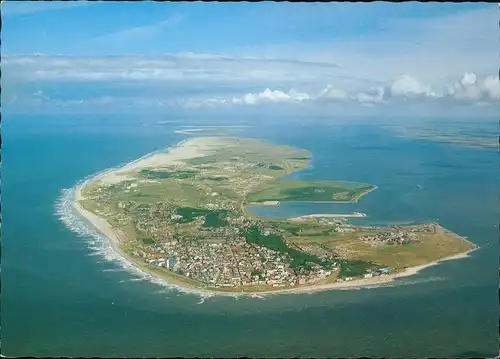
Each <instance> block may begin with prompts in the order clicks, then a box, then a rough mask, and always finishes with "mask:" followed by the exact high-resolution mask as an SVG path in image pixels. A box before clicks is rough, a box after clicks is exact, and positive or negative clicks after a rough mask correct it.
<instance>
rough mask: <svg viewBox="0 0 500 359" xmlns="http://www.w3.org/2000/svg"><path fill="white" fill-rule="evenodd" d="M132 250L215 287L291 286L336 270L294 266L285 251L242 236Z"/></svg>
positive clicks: (140, 246) (175, 242) (141, 246)
mask: <svg viewBox="0 0 500 359" xmlns="http://www.w3.org/2000/svg"><path fill="white" fill-rule="evenodd" d="M132 254H133V255H134V256H137V257H140V258H142V259H143V260H144V261H145V262H146V263H148V264H150V265H154V266H157V267H162V268H165V269H169V270H172V271H174V272H176V273H178V274H181V275H184V276H186V277H188V278H191V279H195V280H197V281H199V282H201V283H203V284H205V285H207V286H210V287H215V288H220V287H222V288H231V287H233V288H234V287H241V286H255V285H269V286H272V287H286V286H291V287H293V286H295V285H301V284H307V283H314V282H317V281H318V280H321V279H323V278H325V277H327V276H329V275H330V274H332V273H333V271H336V270H338V267H334V268H333V269H330V270H326V269H324V268H323V267H321V266H320V265H317V264H313V266H312V268H311V269H310V270H307V271H297V270H294V269H293V268H292V267H291V266H290V258H289V257H288V255H287V254H284V253H281V252H277V251H273V250H271V249H268V248H266V247H263V246H258V245H254V244H249V243H246V241H245V239H244V237H239V239H238V240H233V241H227V240H226V239H225V240H224V241H209V240H207V241H203V242H196V243H193V242H183V241H171V242H166V243H162V244H155V245H153V246H145V245H140V244H139V245H138V246H137V248H136V249H135V250H134V251H132Z"/></svg>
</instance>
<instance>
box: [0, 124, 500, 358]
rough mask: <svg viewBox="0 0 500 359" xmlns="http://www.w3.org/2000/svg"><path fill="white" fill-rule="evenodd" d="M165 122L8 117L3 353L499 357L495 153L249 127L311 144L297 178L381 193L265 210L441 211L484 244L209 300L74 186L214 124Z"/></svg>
mask: <svg viewBox="0 0 500 359" xmlns="http://www.w3.org/2000/svg"><path fill="white" fill-rule="evenodd" d="M165 117H168V116H165ZM165 117H164V118H163V119H160V120H157V119H151V118H148V117H144V118H140V117H127V116H120V117H54V116H37V117H33V116H31V117H29V116H8V115H5V116H4V124H3V126H2V135H3V139H4V141H3V144H4V148H3V153H2V155H3V156H2V157H3V164H2V167H3V168H2V172H3V173H2V185H3V186H2V209H3V211H2V221H3V228H2V230H3V231H2V232H3V233H2V234H3V240H2V244H3V246H2V253H3V257H2V284H3V288H2V292H3V293H2V298H1V300H2V352H3V354H4V355H8V356H23V355H25V356H27V355H32V356H261V357H262V356H285V357H287V356H322V357H324V356H329V357H334V356H342V357H351V356H398V357H405V356H418V357H428V356H441V357H451V356H455V357H457V356H460V357H467V356H492V355H494V354H496V352H497V334H498V333H497V315H498V312H497V308H498V307H497V305H498V299H497V288H498V286H497V271H498V257H497V253H498V248H497V242H498V241H497V237H498V228H497V224H498V223H497V221H498V211H497V207H498V203H497V194H498V183H497V173H498V172H497V171H498V167H497V166H498V157H497V153H496V151H494V150H480V149H468V148H462V147H457V146H451V145H446V144H439V143H433V142H428V141H420V140H419V141H417V140H409V139H403V138H396V137H394V136H393V134H392V133H391V132H389V131H387V130H384V129H383V128H380V127H378V126H377V125H376V123H373V121H371V119H366V123H360V122H359V121H358V122H355V123H353V124H350V125H349V124H342V125H338V124H335V123H315V124H314V126H313V125H307V121H302V123H304V125H300V124H296V123H294V122H291V123H286V124H283V125H278V124H277V125H266V127H262V126H260V127H259V128H251V127H249V128H246V129H245V135H246V136H252V137H260V138H263V139H267V140H270V141H273V142H275V143H279V144H287V145H293V146H297V147H300V148H305V149H307V150H309V151H311V152H312V153H313V162H312V164H311V166H310V167H308V168H307V169H305V170H304V171H301V172H298V173H295V174H293V175H291V177H292V178H300V179H315V180H335V181H337V180H339V181H354V182H358V181H359V182H364V183H372V184H376V185H377V186H378V187H379V188H378V189H377V190H375V191H373V192H371V193H370V194H368V195H367V196H366V197H364V198H362V200H361V201H360V202H359V203H356V204H338V203H329V204H306V203H295V204H282V205H281V206H279V207H265V208H264V207H260V208H259V209H255V210H254V211H255V212H259V214H260V215H266V216H270V217H276V218H279V217H289V216H292V215H302V214H309V213H348V212H354V211H356V212H363V213H366V214H367V217H366V218H362V219H358V221H368V222H369V223H397V222H408V221H417V222H419V221H428V220H432V221H439V222H440V223H441V224H442V225H443V226H444V227H446V228H448V229H450V230H452V231H454V232H456V233H458V234H460V235H462V236H466V237H468V238H469V239H470V240H471V241H473V242H474V243H477V244H478V245H479V246H481V249H480V250H478V251H476V252H473V253H472V255H471V257H470V258H467V259H462V260H456V261H448V262H444V263H443V264H441V265H439V266H436V267H432V268H429V269H426V270H424V271H423V272H421V273H420V274H418V275H416V276H413V277H408V278H405V279H402V280H398V281H396V282H395V283H392V284H390V285H386V286H382V287H379V288H372V289H360V290H349V291H329V292H321V293H314V294H293V295H278V296H269V297H265V299H263V300H261V299H255V298H247V297H236V298H227V297H207V298H201V297H200V296H199V295H195V294H191V293H185V292H180V291H178V290H177V289H176V288H172V287H163V286H160V285H159V284H155V283H151V282H149V281H148V280H147V278H144V277H143V276H141V275H140V273H137V272H134V271H133V268H130V267H127V265H126V263H123V262H120V261H119V260H118V258H116V257H114V256H113V255H112V252H110V251H109V247H108V245H107V241H106V239H105V238H103V237H100V236H98V235H97V234H96V233H95V232H94V231H93V230H92V229H91V228H90V227H89V226H88V225H87V224H86V223H85V222H83V221H82V220H81V219H80V218H78V216H76V215H75V213H74V212H72V211H71V205H70V204H71V203H70V202H71V201H70V200H71V197H72V188H74V186H75V184H76V183H77V182H78V181H81V180H82V179H84V178H86V177H87V176H89V175H92V174H95V173H98V172H99V171H102V170H104V169H106V168H110V167H114V166H116V165H118V164H123V163H126V162H129V161H132V160H134V159H137V158H139V157H140V156H143V155H145V154H147V153H149V152H152V151H155V150H158V149H161V148H164V147H167V146H171V145H175V144H176V143H178V142H180V141H182V140H183V139H186V138H188V137H187V136H184V135H181V134H175V133H174V131H175V130H178V129H181V128H182V127H181V126H185V125H192V126H195V127H196V126H197V125H200V123H201V122H202V120H191V122H189V123H186V121H183V122H181V123H179V122H168V123H167V122H165V121H164V120H165ZM172 120H175V119H172ZM196 121H197V122H196ZM159 122H164V123H162V124H159ZM267 122H268V123H273V121H272V119H270V120H269V121H267ZM370 123H371V124H370ZM205 124H206V123H205ZM218 124H220V123H218V122H215V121H213V122H211V123H209V124H208V125H218ZM224 124H226V125H228V124H231V123H230V122H229V123H228V122H226V123H224ZM242 124H245V123H242ZM246 124H248V123H246ZM250 124H251V123H250ZM238 135H241V133H238ZM418 185H420V186H418ZM420 187H422V188H420ZM353 221H354V219H353Z"/></svg>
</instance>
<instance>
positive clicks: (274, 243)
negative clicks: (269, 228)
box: [243, 227, 331, 269]
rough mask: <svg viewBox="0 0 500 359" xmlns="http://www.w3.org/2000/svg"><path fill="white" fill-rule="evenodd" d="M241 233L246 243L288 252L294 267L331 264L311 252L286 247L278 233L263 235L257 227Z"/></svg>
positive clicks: (326, 265)
mask: <svg viewBox="0 0 500 359" xmlns="http://www.w3.org/2000/svg"><path fill="white" fill-rule="evenodd" d="M243 235H244V236H245V238H246V241H247V242H248V243H255V244H258V245H261V246H263V247H266V248H269V249H272V250H274V251H277V252H281V253H286V254H288V255H289V256H290V257H291V259H292V261H291V263H290V265H291V267H292V268H294V269H298V268H308V267H309V266H310V264H311V263H317V264H320V265H323V266H325V267H329V266H330V264H331V263H329V262H324V261H322V260H321V259H320V258H318V257H316V256H313V255H311V254H307V253H304V252H301V251H298V250H296V249H294V248H290V247H288V246H287V245H286V244H285V242H283V239H282V238H281V237H280V236H278V235H274V234H271V235H268V236H265V235H264V234H262V233H261V232H260V230H259V228H258V227H252V228H250V229H248V230H245V231H243Z"/></svg>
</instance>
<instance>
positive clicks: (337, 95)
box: [318, 84, 349, 101]
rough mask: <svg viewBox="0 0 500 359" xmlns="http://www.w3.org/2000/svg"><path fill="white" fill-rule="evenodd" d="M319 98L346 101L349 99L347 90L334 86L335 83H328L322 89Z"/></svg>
mask: <svg viewBox="0 0 500 359" xmlns="http://www.w3.org/2000/svg"><path fill="white" fill-rule="evenodd" d="M318 98H319V99H325V100H333V101H346V100H348V99H349V96H348V94H347V92H345V91H343V90H340V89H338V88H335V87H333V85H330V84H329V85H327V86H326V88H325V89H324V90H322V91H321V92H320V93H319V95H318Z"/></svg>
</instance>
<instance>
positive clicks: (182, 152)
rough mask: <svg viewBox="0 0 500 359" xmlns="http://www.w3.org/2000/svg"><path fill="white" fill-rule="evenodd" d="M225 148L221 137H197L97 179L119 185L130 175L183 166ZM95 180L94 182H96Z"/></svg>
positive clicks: (106, 173)
mask: <svg viewBox="0 0 500 359" xmlns="http://www.w3.org/2000/svg"><path fill="white" fill-rule="evenodd" d="M223 146H225V141H224V140H223V139H221V138H219V137H197V138H191V139H189V140H186V141H183V142H181V143H180V144H178V145H177V146H175V147H172V148H169V150H168V151H161V152H156V153H153V154H150V155H146V156H144V157H141V158H139V159H138V160H136V161H132V162H130V163H128V164H126V165H125V166H123V167H120V168H117V169H114V170H111V171H108V172H105V173H103V174H102V175H100V176H99V177H96V178H95V179H99V180H101V181H102V182H104V183H107V184H112V183H119V182H121V181H124V180H127V178H129V177H128V176H127V175H128V174H133V173H134V172H136V171H138V170H141V169H144V168H148V167H166V166H175V165H181V164H183V162H182V160H187V159H190V158H196V157H203V156H209V155H210V154H211V153H213V152H214V151H215V150H216V149H217V148H219V147H223ZM95 179H94V180H95Z"/></svg>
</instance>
